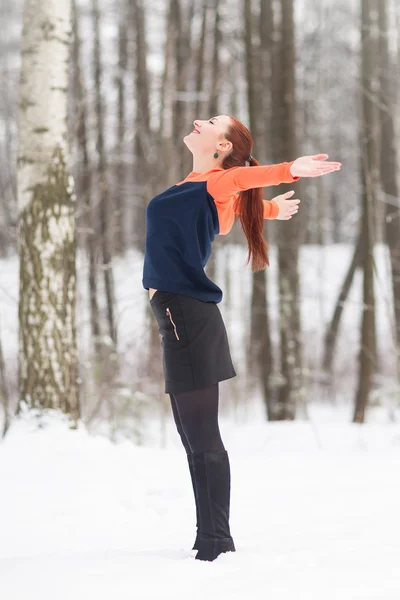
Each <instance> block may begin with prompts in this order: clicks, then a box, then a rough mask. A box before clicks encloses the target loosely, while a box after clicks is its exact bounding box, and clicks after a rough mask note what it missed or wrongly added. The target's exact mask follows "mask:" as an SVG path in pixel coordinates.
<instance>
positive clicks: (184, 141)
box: [183, 134, 192, 152]
mask: <svg viewBox="0 0 400 600" xmlns="http://www.w3.org/2000/svg"><path fill="white" fill-rule="evenodd" d="M189 135H190V134H189ZM189 135H185V137H184V138H183V143H184V144H185V146H187V148H188V149H189V150H190V152H192V148H191V143H190V140H189V139H188V138H189Z"/></svg>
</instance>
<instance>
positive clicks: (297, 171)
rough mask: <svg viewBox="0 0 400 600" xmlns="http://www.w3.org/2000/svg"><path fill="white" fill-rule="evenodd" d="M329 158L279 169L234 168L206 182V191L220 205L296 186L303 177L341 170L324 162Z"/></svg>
mask: <svg viewBox="0 0 400 600" xmlns="http://www.w3.org/2000/svg"><path fill="white" fill-rule="evenodd" d="M327 158H328V155H327V154H314V155H308V156H300V157H299V158H296V160H293V161H290V162H282V163H278V164H276V165H259V166H256V167H232V168H231V169H226V170H222V171H217V172H215V173H213V174H212V175H211V176H210V177H209V179H208V181H207V189H208V191H209V193H210V194H211V195H212V196H213V198H214V199H215V200H217V201H218V200H225V199H227V198H230V197H232V196H233V195H234V194H235V193H236V192H242V191H244V190H249V189H251V188H259V187H266V186H270V185H279V184H280V183H293V181H297V180H298V179H300V177H318V176H320V175H327V174H328V173H332V172H333V171H338V170H340V168H341V163H340V162H324V161H325V160H326V159H327Z"/></svg>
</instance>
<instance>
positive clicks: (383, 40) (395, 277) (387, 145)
mask: <svg viewBox="0 0 400 600" xmlns="http://www.w3.org/2000/svg"><path fill="white" fill-rule="evenodd" d="M378 8H379V58H380V65H379V66H380V69H379V78H380V86H379V89H380V94H379V118H380V126H381V150H380V153H379V156H380V173H381V182H382V189H383V194H384V202H385V204H384V212H385V219H384V223H385V237H386V243H387V245H388V248H389V253H390V266H391V273H392V291H393V306H394V319H395V332H394V339H395V340H396V343H397V375H398V377H400V209H399V204H398V198H399V188H398V185H397V152H396V140H395V129H394V119H393V115H394V110H395V109H394V107H395V103H394V101H393V96H394V90H393V87H394V86H392V84H391V82H392V81H393V82H395V81H396V73H395V69H394V68H393V65H392V63H391V62H390V59H389V48H388V27H387V16H386V12H387V0H380V2H378Z"/></svg>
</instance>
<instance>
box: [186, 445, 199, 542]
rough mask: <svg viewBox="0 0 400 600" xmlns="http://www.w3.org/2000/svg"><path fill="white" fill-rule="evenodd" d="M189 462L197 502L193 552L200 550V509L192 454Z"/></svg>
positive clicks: (188, 456) (188, 458)
mask: <svg viewBox="0 0 400 600" xmlns="http://www.w3.org/2000/svg"><path fill="white" fill-rule="evenodd" d="M187 460H188V463H189V471H190V477H191V478H192V486H193V493H194V500H195V502H196V539H195V542H194V545H193V548H192V550H198V545H197V538H198V534H199V508H198V506H197V494H196V481H195V478H194V466H193V455H192V454H187Z"/></svg>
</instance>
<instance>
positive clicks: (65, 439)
mask: <svg viewBox="0 0 400 600" xmlns="http://www.w3.org/2000/svg"><path fill="white" fill-rule="evenodd" d="M0 31H1V35H0V66H1V69H0V90H1V94H0V431H1V434H2V435H1V439H2V444H0V481H2V482H3V483H4V486H5V488H7V492H6V494H5V496H4V498H3V500H1V499H0V514H2V517H0V523H1V520H2V519H4V527H3V523H1V528H2V530H3V531H5V537H4V538H3V539H4V542H0V557H1V558H7V559H8V558H10V557H24V556H35V557H36V558H38V557H39V555H40V556H41V557H42V558H40V560H42V561H44V562H43V563H41V564H42V566H43V567H46V566H48V563H47V562H46V561H47V560H50V559H48V557H49V556H50V555H51V556H53V558H52V559H51V560H54V561H55V562H54V564H53V567H54V568H53V570H52V574H51V575H49V576H48V578H44V579H41V578H40V574H38V571H40V569H39V570H38V569H36V568H35V563H34V562H32V564H30V565H27V566H26V569H27V570H26V574H27V578H26V580H25V581H24V580H23V579H24V578H19V580H18V574H17V573H18V572H20V571H18V569H19V567H20V566H21V564H20V563H18V561H17V562H16V563H15V565H13V566H12V568H11V567H9V568H8V567H4V568H3V567H2V566H1V564H2V562H1V561H0V589H1V588H2V587H3V589H4V590H6V592H8V594H7V593H6V595H5V596H4V597H5V598H7V600H8V599H11V598H18V599H22V598H24V600H25V599H28V598H36V597H37V598H41V599H46V598H47V597H49V598H50V597H52V598H57V600H59V599H63V598H65V599H67V598H68V599H70V598H72V597H74V599H76V598H82V599H83V598H87V597H88V596H89V595H91V596H93V597H94V598H96V600H100V599H101V598H103V595H104V598H106V597H107V598H109V597H110V594H112V595H113V597H114V598H117V599H119V598H121V599H122V598H127V597H131V596H130V595H128V594H129V593H131V592H132V590H134V592H135V597H137V598H143V599H145V598H159V597H165V598H167V597H170V596H169V593H171V597H174V598H175V599H178V600H179V598H181V597H182V598H184V597H185V598H186V597H187V594H186V592H187V590H188V588H186V590H185V589H184V588H185V586H182V588H179V590H177V589H176V588H175V587H174V585H173V583H174V578H176V579H180V580H181V582H184V583H187V585H188V586H193V590H191V597H192V598H204V597H206V596H207V597H208V598H221V599H223V600H225V599H228V598H229V599H231V598H232V599H233V598H248V597H251V598H253V599H258V598H260V600H261V598H267V597H270V598H274V600H280V599H282V600H287V599H289V598H296V599H299V600H300V599H301V598H303V597H304V598H307V600H309V599H311V600H313V599H315V600H316V599H317V598H318V599H319V598H321V597H324V599H325V600H329V599H331V598H332V600H333V599H334V600H337V598H339V597H340V598H341V600H355V599H356V598H363V600H367V599H376V600H378V599H379V600H394V599H395V598H396V600H397V598H398V597H399V594H400V581H399V578H398V576H397V577H395V576H394V569H395V568H397V561H395V556H396V553H397V556H398V552H399V550H400V546H399V541H398V540H399V539H400V524H399V518H398V514H397V513H398V509H397V507H398V503H399V501H400V487H399V483H398V481H397V482H396V483H395V480H396V474H397V473H398V469H399V467H400V453H399V440H400V429H399V425H398V421H399V416H400V194H399V184H400V178H399V167H400V145H399V140H400V111H399V106H400V76H399V74H400V3H399V1H398V0H146V1H145V0H13V1H12V2H2V3H0ZM218 114H226V115H234V116H235V117H236V118H238V119H240V120H241V121H242V122H243V123H244V124H245V125H246V126H247V127H248V128H249V130H250V131H251V133H252V136H253V140H254V147H253V150H252V154H253V156H254V157H255V158H256V159H257V160H258V161H259V162H260V163H261V164H265V165H268V164H275V163H280V162H283V161H292V160H294V159H296V158H297V157H299V156H303V155H311V154H317V153H326V154H327V155H328V156H329V160H332V161H340V162H341V164H342V168H341V170H340V172H338V173H335V174H330V175H328V176H326V177H317V178H314V179H306V178H300V180H299V181H298V182H295V183H292V184H280V185H278V186H274V187H268V188H265V189H264V198H266V199H272V198H274V197H275V196H277V195H278V194H283V193H284V192H288V191H289V190H294V192H295V197H296V198H299V199H300V201H301V202H300V205H299V212H298V214H296V215H294V216H293V218H292V219H290V220H288V221H277V220H265V224H264V233H265V239H266V241H267V244H268V255H269V262H270V264H269V266H268V267H267V268H265V269H262V270H259V271H256V272H253V271H252V269H251V264H247V263H246V258H247V244H246V239H245V236H244V232H243V230H242V228H241V225H240V221H239V220H238V221H237V222H235V224H234V227H233V229H232V231H231V232H230V233H229V234H228V235H219V236H217V237H216V239H215V241H214V242H213V252H212V255H211V257H210V259H209V261H208V263H207V266H206V268H205V272H206V274H207V276H208V277H209V278H210V279H211V280H212V281H214V282H216V283H217V284H218V285H219V286H220V287H221V289H222V290H223V300H222V302H221V303H220V304H219V308H220V310H221V313H222V315H223V318H224V322H225V324H226V329H227V333H228V337H229V344H230V349H231V354H232V358H233V363H234V365H235V369H236V371H237V374H238V376H237V377H234V378H233V379H230V380H228V381H224V382H222V384H220V416H221V423H222V427H223V429H224V433H225V438H224V439H225V440H226V442H227V445H228V446H229V447H230V449H231V450H232V457H233V458H232V469H233V483H232V486H233V490H234V492H233V493H236V494H237V495H236V497H235V498H233V499H232V503H233V506H232V510H233V515H232V523H233V525H232V527H233V528H235V532H237V535H236V539H237V541H238V543H237V544H236V545H237V549H242V556H239V552H236V556H235V555H230V554H229V555H228V554H225V555H222V556H221V557H220V558H219V559H218V561H217V562H218V563H219V566H220V568H221V574H220V576H218V577H216V579H215V581H214V582H213V583H212V582H211V581H210V580H209V579H207V577H206V575H207V573H206V571H202V572H201V573H200V572H197V570H196V566H197V565H192V564H190V565H189V563H188V564H185V563H181V564H180V566H179V565H178V564H176V565H175V564H173V563H172V562H171V561H174V560H177V559H185V558H188V556H189V555H188V553H187V551H186V550H183V549H182V548H186V547H187V545H188V543H189V541H187V540H189V538H190V535H191V529H190V527H191V526H192V521H193V514H192V512H191V511H193V508H192V498H191V490H190V480H188V479H187V473H184V470H185V465H184V464H181V463H180V462H179V461H183V460H184V458H182V449H181V448H180V440H179V439H178V435H177V433H176V431H175V430H174V422H173V418H172V413H171V409H170V405H169V398H168V394H166V393H164V378H163V366H162V349H161V344H160V335H159V331H158V328H157V323H156V320H155V319H154V316H153V314H152V312H151V309H150V306H149V300H148V292H147V290H146V289H144V288H143V286H142V272H143V260H144V251H145V234H146V232H145V213H146V206H147V205H148V203H149V202H150V200H151V199H152V198H153V197H154V196H156V195H157V194H159V193H160V192H162V191H163V190H165V189H166V188H168V187H169V186H171V185H173V184H174V183H175V182H177V181H180V180H182V179H183V178H184V177H186V175H187V174H188V173H189V172H190V171H191V170H192V156H191V154H190V152H189V151H188V149H187V147H186V146H185V145H184V143H183V141H182V140H183V137H184V136H185V135H187V134H188V133H189V132H190V131H191V130H192V128H193V121H194V120H195V119H197V118H198V119H208V118H210V117H212V116H215V115H218ZM272 422H274V423H272ZM278 422H279V423H278ZM283 422H284V423H283ZM289 422H290V423H289ZM38 426H39V430H37V427H38ZM34 430H35V431H36V433H35V434H33V431H34ZM40 436H42V437H40ZM71 436H76V437H74V438H73V437H71ZM1 446H2V448H1ZM324 450H325V451H326V454H324V452H323V451H324ZM172 456H173V457H174V458H175V460H176V463H177V464H178V466H177V464H176V463H175V466H174V464H173V459H172ZM234 461H236V463H235V462H234ZM256 461H258V462H256ZM324 461H326V462H324ZM370 461H371V462H370ZM100 465H101V466H100ZM145 466H146V468H145ZM103 468H104V470H102V469H103ZM149 470H150V471H151V470H153V478H152V477H151V475H150V474H149V472H148V471H149ZM155 472H157V477H158V478H159V479H158V480H157V483H156V482H155V481H154V476H155V475H154V473H155ZM355 472H356V473H357V475H354V473H355ZM12 473H14V474H12ZM15 473H18V477H16V476H15ZM132 473H133V474H132ZM353 475H354V477H353ZM132 477H133V478H134V481H133V482H132V480H131V481H130V480H129V478H131V479H132ZM85 480H87V482H88V483H87V486H88V487H87V489H86V487H85ZM110 487H112V488H113V491H112V492H111V491H110ZM89 488H90V489H89ZM27 493H28V494H29V495H32V496H34V497H35V500H34V502H33V504H32V506H30V507H29V508H27V507H26V505H25V504H24V500H23V498H25V496H26V494H27ZM67 495H71V496H72V497H73V499H72V500H71V498H69V501H67V498H66V496H67ZM99 496H101V499H100V500H99ZM74 498H75V499H74ZM339 498H340V501H339ZM49 499H50V501H49ZM307 499H308V500H309V502H306V500H307ZM2 502H4V504H2ZM71 502H72V504H71ZM185 503H186V504H187V507H186V513H185V508H183V507H182V505H183V504H185ZM48 504H49V505H48ZM50 505H51V506H50ZM94 505H96V510H95V511H92V509H93V506H94ZM56 506H57V507H58V508H56ZM20 511H21V512H20ZM25 511H27V512H26V514H25ZM257 511H258V513H259V515H258V517H256V516H254V515H255V513H256V512H257ZM21 513H23V516H22V517H18V516H17V514H21ZM183 513H185V516H184V517H182V516H181V515H182V514H183ZM187 513H188V514H187ZM252 513H253V514H252ZM260 514H261V515H262V519H264V520H265V521H263V522H262V523H261V527H262V528H263V529H262V535H261V536H260V534H259V527H260V523H259V522H257V521H258V520H260ZM271 514H272V515H273V521H272V523H271V521H269V520H268V516H269V517H270V516H271ZM7 515H8V518H7ZM267 515H268V516H267ZM166 518H168V519H169V520H170V521H171V522H172V524H171V522H170V524H169V526H167V527H166V525H165V520H166ZM110 519H111V520H113V522H112V529H113V533H112V534H110V532H109V529H110V527H109V521H110ZM180 520H181V521H180ZM107 521H108V525H107ZM146 521H147V523H148V526H149V528H150V530H149V529H148V528H147V527H146V526H145V522H146ZM267 521H268V522H267ZM177 522H179V531H178V532H177ZM68 523H70V524H71V529H70V527H69V525H68ZM99 523H100V525H99ZM27 526H28V532H29V535H28V536H27V537H26V536H25V533H24V532H26V527H27ZM365 527H368V528H369V532H370V534H371V537H368V542H370V545H368V543H366V540H367V538H365V539H364V537H363V536H364V533H363V532H364V528H365ZM296 528H299V529H298V530H297V529H296ZM160 529H161V530H162V537H161V540H162V541H161V542H160V538H159V537H157V532H158V533H160ZM187 530H188V531H189V533H188V531H187ZM395 530H396V531H395ZM128 534H129V536H128ZM160 535H161V534H160ZM125 536H127V537H129V539H130V543H131V544H132V545H129V543H128V542H127V538H126V537H125ZM174 536H176V537H174ZM260 538H263V540H261V539H260ZM307 538H309V539H308V545H307V547H306V549H305V546H304V539H306V540H307ZM133 539H134V544H133V542H132V540H133ZM171 539H173V540H175V542H176V545H175V546H174V548H175V550H171V548H172V547H173V546H172V545H171ZM327 539H328V540H329V542H330V544H329V545H326V540H327ZM265 540H268V543H264V542H265ZM396 544H397V549H396V548H395V545H396ZM82 548H83V549H84V551H85V552H87V557H89V558H88V560H89V559H90V561H94V562H93V564H92V563H91V565H92V567H93V568H95V569H99V570H102V575H101V577H100V579H99V581H100V583H99V581H97V582H90V577H89V576H88V574H87V573H84V569H83V568H82V564H81V562H80V560H81V558H79V556H80V555H79V552H81V551H82V552H83V550H82ZM99 548H100V550H99ZM167 548H168V550H167ZM78 549H79V550H78ZM154 549H156V550H154ZM141 550H143V556H142V555H141ZM130 552H132V554H133V557H134V558H133V560H134V564H135V567H134V570H135V578H136V579H135V580H134V581H133V582H132V581H130V577H131V576H132V573H131V572H130V570H129V569H130V566H129V565H128V562H127V558H129V553H130ZM152 552H154V556H155V557H156V558H154V557H153V561H152V558H151V557H152ZM314 552H315V554H314ZM102 553H104V554H102ZM107 553H110V554H109V556H110V558H111V566H110V564H108V565H106V564H105V558H106V556H108V554H107ZM125 553H126V554H125ZM330 553H331V554H330ZM377 554H379V558H378V557H377V556H376V555H377ZM355 555H357V558H356V557H355ZM66 556H68V557H69V559H70V568H71V569H72V570H73V572H74V573H75V577H76V578H75V580H74V581H75V585H76V586H78V587H79V586H80V587H79V591H78V593H77V594H76V591H77V589H78V588H74V584H73V583H70V582H69V583H65V586H63V587H62V590H60V592H59V594H58V595H57V594H55V595H54V589H55V588H54V586H55V585H57V583H56V582H57V581H58V578H59V577H61V578H63V577H65V578H67V573H68V572H67V571H65V562H64V561H63V560H62V557H63V558H64V559H65V557H66ZM43 557H47V558H43ZM54 557H56V558H54ZM57 557H58V558H57ZM346 557H347V558H346ZM165 559H167V560H165ZM38 560H39V558H38ZM238 560H239V561H240V560H242V561H243V562H242V563H238V564H237V565H235V562H237V561H238ZM324 560H325V562H324ZM346 560H348V562H346ZM96 561H98V562H96ZM271 561H273V562H272V563H271ZM319 561H320V562H319ZM353 561H354V562H353ZM374 561H376V562H374ZM178 562H179V561H178ZM288 562H290V566H291V567H293V579H292V581H291V583H290V582H286V581H285V578H286V576H287V568H288ZM369 563H370V564H371V568H369V566H368V565H369ZM239 564H240V566H239ZM271 564H273V569H271V572H270V573H269V574H266V575H265V579H264V575H263V572H264V571H265V569H266V565H267V568H268V571H269V570H270V568H271ZM349 564H350V565H351V568H350V566H349ZM372 565H373V566H374V568H372ZM150 567H151V569H150ZM68 568H69V567H68ZM110 569H111V570H110ZM113 569H115V570H116V569H121V571H118V572H117V571H115V572H114V571H113ZM155 569H157V570H158V573H159V574H160V580H159V581H158V582H157V581H154V582H152V581H151V578H152V576H153V575H154V573H153V571H154V570H155ZM169 569H172V571H170V570H169ZM181 569H183V570H185V569H186V570H185V573H183V571H181ZM252 570H253V571H252ZM263 570H264V571H263ZM239 571H241V572H242V573H241V574H239ZM171 572H173V574H172V575H171ZM253 572H254V577H252V579H251V583H250V584H249V583H248V581H247V585H246V579H248V578H249V577H251V576H252V574H253ZM119 574H120V575H121V580H120V586H121V587H120V588H119V589H117V590H115V588H114V585H115V578H117V577H118V576H119ZM69 575H70V574H68V578H69ZM214 575H216V572H215V571H214ZM338 575H339V580H340V581H341V583H339V581H336V583H334V582H335V580H336V577H337V576H338ZM268 577H270V580H269V582H268ZM202 578H204V579H202ZM330 578H331V579H330ZM341 578H342V579H341ZM29 580H31V581H33V582H36V584H37V585H36V586H35V585H34V586H32V588H30V586H29V585H28V583H27V582H28V581H29ZM227 580H229V583H227V582H226V581H227ZM328 581H329V582H330V583H329V585H328V583H327V582H328ZM2 582H3V585H1V583H2ZM333 583H334V584H333ZM131 584H132V586H133V587H131ZM332 584H333V585H332ZM269 585H270V586H271V587H269ZM331 585H332V587H331ZM202 586H203V587H202ZM225 586H227V587H225ZM248 586H250V587H248ZM271 591H272V594H270V592H271ZM200 592H201V593H200ZM196 593H197V594H198V595H196ZM36 594H37V595H36ZM80 594H81V595H80ZM2 595H3V594H2Z"/></svg>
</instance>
